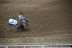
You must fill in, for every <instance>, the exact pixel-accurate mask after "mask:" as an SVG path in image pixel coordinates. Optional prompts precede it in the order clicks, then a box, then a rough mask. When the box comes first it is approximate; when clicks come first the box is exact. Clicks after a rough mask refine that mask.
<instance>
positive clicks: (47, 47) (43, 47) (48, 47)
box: [0, 45, 72, 48]
mask: <svg viewBox="0 0 72 48" xmlns="http://www.w3.org/2000/svg"><path fill="white" fill-rule="evenodd" d="M16 46H17V47H22V48H65V47H66V48H72V45H0V48H9V47H16Z"/></svg>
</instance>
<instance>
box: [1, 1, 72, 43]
mask: <svg viewBox="0 0 72 48" xmlns="http://www.w3.org/2000/svg"><path fill="white" fill-rule="evenodd" d="M20 12H23V16H25V17H27V18H28V19H29V22H30V23H29V31H22V30H20V31H16V29H17V26H18V25H19V20H18V14H19V13H20ZM10 18H13V19H16V20H18V24H17V25H16V26H13V25H9V24H8V20H9V19H10ZM28 37H29V39H28ZM0 38H1V39H0V40H1V41H0V42H1V43H2V42H3V43H6V42H7V41H9V40H8V39H13V40H14V39H16V41H17V40H19V38H20V40H23V41H21V43H62V44H63V43H70V44H71V43H72V0H0ZM6 38H7V39H6ZM42 39H43V40H42ZM31 40H33V41H31ZM16 41H13V42H12V41H10V42H11V43H17V42H16ZM25 41H26V42H25ZM54 41H55V42H54ZM10 42H9V43H10ZM18 42H19V41H18ZM19 43H20V42H19Z"/></svg>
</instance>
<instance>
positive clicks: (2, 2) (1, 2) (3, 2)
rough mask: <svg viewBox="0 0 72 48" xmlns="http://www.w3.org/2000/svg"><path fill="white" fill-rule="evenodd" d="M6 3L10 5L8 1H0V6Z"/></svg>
mask: <svg viewBox="0 0 72 48" xmlns="http://www.w3.org/2000/svg"><path fill="white" fill-rule="evenodd" d="M6 3H10V1H8V0H0V5H2V4H6Z"/></svg>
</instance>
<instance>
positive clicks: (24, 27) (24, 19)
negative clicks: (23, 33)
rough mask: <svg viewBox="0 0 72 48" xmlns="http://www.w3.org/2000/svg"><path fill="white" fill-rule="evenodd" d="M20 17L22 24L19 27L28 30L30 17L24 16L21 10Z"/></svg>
mask: <svg viewBox="0 0 72 48" xmlns="http://www.w3.org/2000/svg"><path fill="white" fill-rule="evenodd" d="M18 17H19V20H20V26H19V27H18V29H19V28H22V29H23V30H27V27H26V24H27V22H28V19H27V18H25V17H23V16H22V12H20V14H19V16H18Z"/></svg>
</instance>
